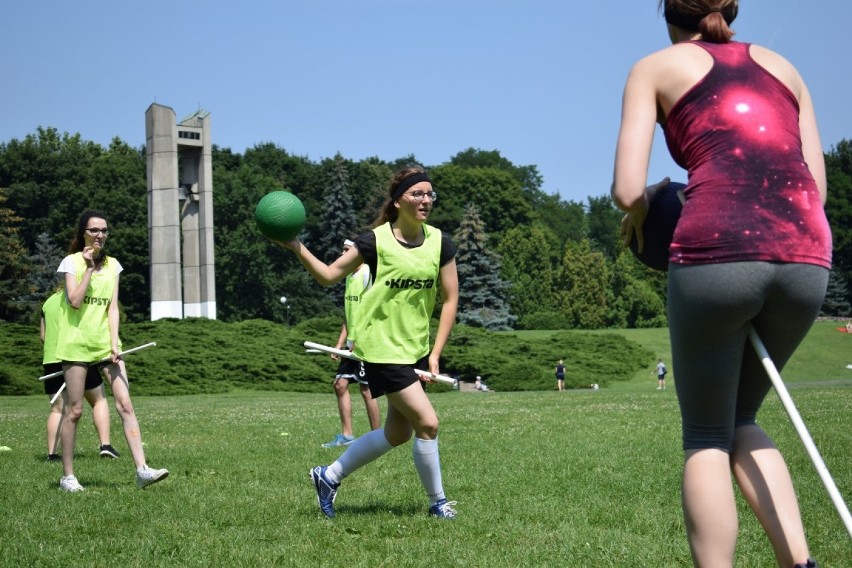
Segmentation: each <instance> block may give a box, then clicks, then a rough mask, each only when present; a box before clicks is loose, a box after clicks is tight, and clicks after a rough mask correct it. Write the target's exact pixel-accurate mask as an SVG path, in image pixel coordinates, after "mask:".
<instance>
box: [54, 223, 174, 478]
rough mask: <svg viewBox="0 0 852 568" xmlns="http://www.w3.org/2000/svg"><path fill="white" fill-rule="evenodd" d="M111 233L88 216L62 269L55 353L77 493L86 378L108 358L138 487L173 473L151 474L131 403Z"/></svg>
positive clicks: (66, 461) (65, 448)
mask: <svg viewBox="0 0 852 568" xmlns="http://www.w3.org/2000/svg"><path fill="white" fill-rule="evenodd" d="M109 232H110V231H109V226H108V224H107V220H106V216H104V214H103V213H99V212H97V211H87V212H85V213H83V214H82V215H81V216H80V219H79V221H78V222H77V227H76V229H75V231H74V236H73V238H72V240H71V246H70V250H69V255H68V256H66V257H65V258H64V259H63V260H62V263H61V264H60V265H59V269H58V270H57V272H59V273H60V274H62V275H63V276H64V278H65V298H64V300H63V301H62V302H60V305H61V307H62V310H61V317H60V318H59V327H58V332H57V340H56V354H55V357H56V358H57V359H59V360H60V361H62V370H63V371H64V373H65V390H64V391H63V397H65V400H64V402H63V405H64V411H63V413H62V424H61V426H60V439H61V440H62V467H63V470H64V476H63V477H62V479H61V480H60V482H59V488H60V489H62V490H63V491H68V492H71V493H76V492H78V491H83V486H82V485H80V482H79V481H77V477H76V476H75V475H74V444H75V442H76V439H77V422H79V420H80V415H81V413H82V411H83V409H82V402H83V393H84V391H85V384H86V377H87V376H88V374H89V369H90V368H91V367H98V366H100V365H98V363H99V362H100V361H101V359H104V358H107V357H108V358H109V359H110V361H109V362H108V363H106V365H104V366H102V368H103V372H104V375H105V376H106V378H107V380H108V381H109V384H110V389H111V390H112V395H113V399H115V409H116V410H117V411H118V415H119V416H120V417H121V422H122V425H123V426H124V437H125V438H126V440H127V445H128V447H129V448H130V453H131V455H132V456H133V462H134V463H135V464H136V486H137V487H139V488H140V489H143V488H145V487H147V486H149V485H151V484H153V483H157V482H158V481H162V480H163V479H165V478H166V477H167V476H168V475H169V471H168V470H166V469H151V468H149V467H148V465H147V464H146V463H145V451H144V450H143V449H142V437H141V435H140V433H139V423H138V421H137V420H136V412H135V411H134V409H133V404H132V403H131V401H130V382H129V380H128V378H127V369H126V368H125V366H124V360H122V358H121V356H120V355H119V353H120V352H121V342H120V341H119V339H118V323H119V318H118V281H119V274H120V273H121V271H122V267H121V264H120V263H119V262H118V260H117V259H115V258H113V257H111V256H107V255H106V253H105V252H104V250H103V249H104V245H105V244H106V240H107V238H108V237H109Z"/></svg>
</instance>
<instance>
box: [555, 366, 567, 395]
mask: <svg viewBox="0 0 852 568" xmlns="http://www.w3.org/2000/svg"><path fill="white" fill-rule="evenodd" d="M554 373H555V374H556V388H557V389H558V390H559V392H562V391H564V390H565V364H564V363H563V362H562V359H560V360H559V361H557V362H556V369H554Z"/></svg>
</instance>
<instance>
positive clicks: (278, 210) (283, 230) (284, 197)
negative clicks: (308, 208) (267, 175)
mask: <svg viewBox="0 0 852 568" xmlns="http://www.w3.org/2000/svg"><path fill="white" fill-rule="evenodd" d="M254 220H255V221H256V222H257V228H258V229H260V232H261V233H263V234H264V236H266V237H269V238H270V239H273V240H276V241H289V240H290V239H293V238H295V237H296V236H297V235H298V234H299V232H301V230H302V227H304V226H305V206H304V205H302V202H301V201H299V198H298V197H296V196H295V195H293V194H292V193H290V192H289V191H273V192H270V193H267V194H266V195H264V196H263V198H261V200H260V201H258V203H257V207H255V209H254Z"/></svg>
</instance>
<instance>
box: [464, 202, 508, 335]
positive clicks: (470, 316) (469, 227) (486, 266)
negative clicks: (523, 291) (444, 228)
mask: <svg viewBox="0 0 852 568" xmlns="http://www.w3.org/2000/svg"><path fill="white" fill-rule="evenodd" d="M455 240H456V244H457V247H458V250H457V252H456V265H457V266H458V273H459V313H458V321H459V323H463V324H466V325H470V326H475V327H484V328H485V329H489V330H492V331H496V330H506V329H512V325H513V324H514V323H515V319H516V318H515V316H513V315H512V314H511V313H510V312H509V304H508V302H507V301H506V294H507V291H508V289H509V286H510V283H509V282H507V281H505V280H503V279H502V278H501V277H500V268H501V261H500V257H499V256H498V255H497V254H496V253H494V252H491V251H489V250H487V249H486V235H485V231H484V224H483V222H482V219H481V218H480V216H479V212H478V210H477V209H476V206H474V205H468V206H467V207H466V208H465V214H464V218H463V219H462V222H461V224H460V225H459V228H458V231H457V232H456V235H455Z"/></svg>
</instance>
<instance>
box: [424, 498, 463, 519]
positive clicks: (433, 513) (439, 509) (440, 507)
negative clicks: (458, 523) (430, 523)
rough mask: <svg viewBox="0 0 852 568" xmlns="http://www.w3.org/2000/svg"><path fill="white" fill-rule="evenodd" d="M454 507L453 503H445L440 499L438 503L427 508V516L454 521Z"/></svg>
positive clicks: (445, 501) (454, 503) (444, 500)
mask: <svg viewBox="0 0 852 568" xmlns="http://www.w3.org/2000/svg"><path fill="white" fill-rule="evenodd" d="M455 506H456V502H455V501H447V500H446V499H441V500H440V501H438V502H437V503H435V504H434V505H432V506H431V507H429V516H430V517H438V518H439V519H455V518H456V510H455Z"/></svg>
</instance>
